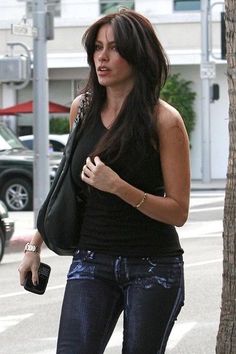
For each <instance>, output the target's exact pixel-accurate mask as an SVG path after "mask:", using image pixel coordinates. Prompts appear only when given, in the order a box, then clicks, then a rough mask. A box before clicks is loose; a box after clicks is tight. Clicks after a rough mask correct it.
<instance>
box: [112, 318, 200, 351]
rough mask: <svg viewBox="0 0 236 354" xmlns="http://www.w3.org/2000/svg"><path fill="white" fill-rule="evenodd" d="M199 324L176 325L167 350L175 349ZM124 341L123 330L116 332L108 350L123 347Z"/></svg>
mask: <svg viewBox="0 0 236 354" xmlns="http://www.w3.org/2000/svg"><path fill="white" fill-rule="evenodd" d="M196 324H197V322H186V323H178V324H175V325H174V327H173V330H172V332H171V334H170V337H169V340H168V343H167V349H173V348H175V347H176V346H177V344H178V343H179V342H180V341H181V340H182V338H183V337H184V336H185V335H186V334H187V333H188V332H189V331H191V330H192V328H193V327H194V326H195V325H196ZM122 341H123V330H119V331H118V330H115V332H113V334H112V336H111V338H110V340H109V342H108V345H107V348H114V347H119V346H121V344H122Z"/></svg>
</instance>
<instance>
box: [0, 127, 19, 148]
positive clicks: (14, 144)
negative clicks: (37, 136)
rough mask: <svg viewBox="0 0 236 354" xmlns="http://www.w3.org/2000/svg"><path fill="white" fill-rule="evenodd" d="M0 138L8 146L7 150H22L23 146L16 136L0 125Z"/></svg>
mask: <svg viewBox="0 0 236 354" xmlns="http://www.w3.org/2000/svg"><path fill="white" fill-rule="evenodd" d="M0 136H1V138H2V139H3V140H4V141H5V142H6V144H8V145H9V147H8V148H7V149H22V148H24V145H23V144H22V143H21V141H20V140H19V139H18V138H17V137H16V135H15V134H14V133H13V132H12V131H11V130H10V129H9V128H7V127H6V126H4V125H0Z"/></svg>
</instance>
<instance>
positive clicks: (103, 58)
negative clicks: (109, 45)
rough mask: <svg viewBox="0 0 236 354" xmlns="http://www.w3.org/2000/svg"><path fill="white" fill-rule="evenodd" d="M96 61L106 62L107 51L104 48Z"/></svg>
mask: <svg viewBox="0 0 236 354" xmlns="http://www.w3.org/2000/svg"><path fill="white" fill-rule="evenodd" d="M98 59H99V60H100V61H104V60H108V51H107V49H106V48H104V49H102V50H101V51H100V53H99V56H98Z"/></svg>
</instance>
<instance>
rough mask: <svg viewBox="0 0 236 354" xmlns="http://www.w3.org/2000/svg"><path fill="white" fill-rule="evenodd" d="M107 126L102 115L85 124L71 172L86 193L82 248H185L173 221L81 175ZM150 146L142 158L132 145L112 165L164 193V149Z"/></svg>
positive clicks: (159, 252) (155, 252)
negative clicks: (157, 217)
mask: <svg viewBox="0 0 236 354" xmlns="http://www.w3.org/2000/svg"><path fill="white" fill-rule="evenodd" d="M106 131H107V129H106V128H105V127H104V125H103V124H102V121H101V119H98V120H97V122H96V123H95V124H93V126H90V127H86V129H85V130H84V132H83V134H82V136H80V139H79V141H78V143H77V147H76V149H75V153H74V156H73V159H72V163H71V173H72V178H73V180H74V182H75V184H76V186H77V187H78V189H80V190H81V188H82V191H83V193H84V194H86V199H87V202H86V208H85V214H84V219H83V224H82V229H81V237H80V243H79V248H80V249H86V250H92V251H97V252H102V253H106V254H110V255H120V256H144V257H145V256H172V255H173V256H174V255H180V254H182V253H183V250H182V248H181V246H180V243H179V237H178V234H177V232H176V229H175V227H174V226H172V225H168V224H164V223H161V222H159V221H156V220H154V219H151V218H150V217H148V216H146V215H144V214H142V213H141V212H140V211H139V210H137V209H136V208H134V207H132V206H131V205H129V204H127V203H126V202H124V201H123V200H122V199H120V198H119V197H117V196H115V195H114V194H111V193H107V192H102V191H99V190H98V189H96V188H93V187H88V186H87V185H86V184H85V183H84V182H83V181H82V180H81V178H80V175H81V171H82V167H83V165H84V164H85V161H86V158H87V157H88V156H89V155H90V154H91V152H92V151H93V150H94V147H95V146H96V144H97V143H98V141H99V140H100V139H101V137H102V136H103V135H104V134H105V133H106ZM147 151H148V152H147V153H146V156H145V158H144V159H142V161H138V157H137V156H135V158H134V151H133V150H132V146H130V153H129V154H127V158H125V159H123V162H122V164H115V165H110V167H111V168H113V169H114V170H115V171H116V172H117V173H118V174H119V176H120V177H121V178H123V179H124V180H126V181H127V182H128V183H130V184H131V185H133V186H135V187H137V188H139V189H141V190H143V191H145V192H147V193H151V194H154V195H159V196H164V187H163V179H162V173H161V164H160V157H159V153H158V152H157V151H156V150H155V149H154V148H153V147H152V146H151V144H150V147H149V148H148V149H147ZM124 160H125V161H124Z"/></svg>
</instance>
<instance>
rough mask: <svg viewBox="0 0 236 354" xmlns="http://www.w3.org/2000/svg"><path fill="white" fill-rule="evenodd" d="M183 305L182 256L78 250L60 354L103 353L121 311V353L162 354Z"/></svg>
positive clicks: (71, 273)
mask: <svg viewBox="0 0 236 354" xmlns="http://www.w3.org/2000/svg"><path fill="white" fill-rule="evenodd" d="M183 303H184V277H183V260H182V256H175V257H143V258H141V257H140V258H136V257H121V256H109V255H104V254H100V253H97V252H93V251H84V250H81V251H78V252H77V253H76V254H75V256H74V257H73V262H72V264H71V267H70V270H69V273H68V281H67V285H66V290H65V295H64V300H63V305H62V312H61V320H60V328H59V335H58V343H57V354H102V353H103V352H104V350H105V348H106V345H107V343H108V341H109V339H110V337H111V334H112V332H113V330H114V328H115V325H116V323H117V320H118V318H119V316H120V314H121V312H122V311H124V315H123V327H124V331H123V346H122V353H123V354H163V353H164V352H165V348H166V344H167V340H168V337H169V335H170V332H171V329H172V327H173V325H174V321H175V320H176V319H177V315H178V313H179V311H180V309H181V307H182V306H183Z"/></svg>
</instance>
